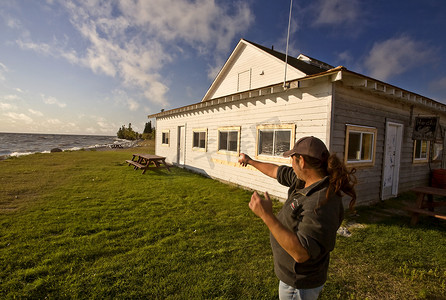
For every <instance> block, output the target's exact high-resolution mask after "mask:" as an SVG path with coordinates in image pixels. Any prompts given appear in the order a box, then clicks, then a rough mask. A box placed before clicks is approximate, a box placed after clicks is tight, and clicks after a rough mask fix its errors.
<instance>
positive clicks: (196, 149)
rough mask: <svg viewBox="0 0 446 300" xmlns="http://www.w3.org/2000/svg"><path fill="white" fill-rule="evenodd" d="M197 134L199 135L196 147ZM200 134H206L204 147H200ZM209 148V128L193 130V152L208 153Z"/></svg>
mask: <svg viewBox="0 0 446 300" xmlns="http://www.w3.org/2000/svg"><path fill="white" fill-rule="evenodd" d="M196 133H198V146H195V145H194V142H195V134H196ZM200 133H204V147H200ZM207 148H208V129H207V128H195V129H192V150H194V151H201V152H207Z"/></svg>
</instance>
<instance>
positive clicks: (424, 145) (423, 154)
mask: <svg viewBox="0 0 446 300" xmlns="http://www.w3.org/2000/svg"><path fill="white" fill-rule="evenodd" d="M420 158H427V141H421V153H420Z"/></svg>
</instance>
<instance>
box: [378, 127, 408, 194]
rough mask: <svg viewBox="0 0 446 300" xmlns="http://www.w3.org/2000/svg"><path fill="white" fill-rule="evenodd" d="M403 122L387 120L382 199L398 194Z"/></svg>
mask: <svg viewBox="0 0 446 300" xmlns="http://www.w3.org/2000/svg"><path fill="white" fill-rule="evenodd" d="M402 140H403V124H399V123H393V122H387V123H386V139H385V145H384V147H385V148H384V166H383V175H382V190H381V199H382V200H385V199H389V198H392V197H396V196H398V182H399V179H400V177H399V174H400V160H401V142H402Z"/></svg>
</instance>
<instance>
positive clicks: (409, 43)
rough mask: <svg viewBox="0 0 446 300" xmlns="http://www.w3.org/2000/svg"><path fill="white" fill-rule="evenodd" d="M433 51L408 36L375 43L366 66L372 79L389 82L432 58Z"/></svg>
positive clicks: (366, 60)
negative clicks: (393, 77) (390, 79)
mask: <svg viewBox="0 0 446 300" xmlns="http://www.w3.org/2000/svg"><path fill="white" fill-rule="evenodd" d="M432 54H433V53H432V50H429V49H428V48H427V45H425V44H424V43H422V42H419V41H416V40H413V39H411V38H409V37H407V36H402V37H397V38H392V39H388V40H386V41H383V42H379V43H375V44H374V45H373V48H372V50H370V53H369V55H368V57H367V58H366V59H365V62H364V65H365V67H366V69H367V70H368V72H369V74H370V76H371V77H374V78H377V79H380V80H383V81H385V80H387V79H389V78H391V77H392V76H395V75H399V74H402V73H404V72H405V71H407V70H408V69H410V68H413V67H416V66H418V65H421V64H423V63H425V62H426V60H429V59H431V58H432Z"/></svg>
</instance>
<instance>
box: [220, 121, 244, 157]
mask: <svg viewBox="0 0 446 300" xmlns="http://www.w3.org/2000/svg"><path fill="white" fill-rule="evenodd" d="M220 132H228V135H229V132H237V151H230V150H226V149H220ZM240 132H241V127H240V126H227V127H219V128H218V129H217V153H219V154H226V155H232V156H239V155H240ZM228 142H229V139H228Z"/></svg>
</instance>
